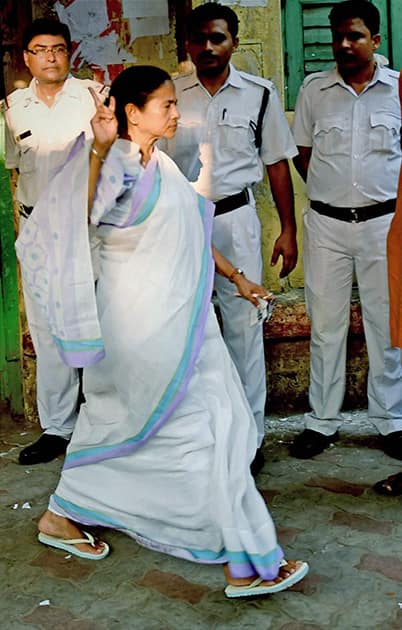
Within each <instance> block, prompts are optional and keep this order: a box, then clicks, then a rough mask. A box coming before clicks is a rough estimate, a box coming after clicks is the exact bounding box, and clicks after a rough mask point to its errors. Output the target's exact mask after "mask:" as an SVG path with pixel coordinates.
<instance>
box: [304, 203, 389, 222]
mask: <svg viewBox="0 0 402 630" xmlns="http://www.w3.org/2000/svg"><path fill="white" fill-rule="evenodd" d="M395 204H396V199H388V200H387V201H382V202H380V203H374V204H372V205H371V206H363V207H362V208H338V207H336V206H330V205H329V204H327V203H322V201H311V202H310V205H311V207H312V209H313V210H315V211H316V212H318V213H319V214H324V215H325V216H326V217H331V218H332V219H338V220H339V221H347V222H348V223H360V222H361V221H369V219H375V218H376V217H382V216H383V215H384V214H390V213H391V212H395Z"/></svg>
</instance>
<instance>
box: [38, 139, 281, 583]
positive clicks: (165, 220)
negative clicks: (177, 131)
mask: <svg viewBox="0 0 402 630" xmlns="http://www.w3.org/2000/svg"><path fill="white" fill-rule="evenodd" d="M74 160H75V158H74ZM74 160H73V162H74ZM77 164H78V165H79V159H78V161H77ZM59 177H60V178H61V180H60V181H62V178H63V173H61V174H60V176H59ZM57 190H60V191H61V190H62V186H60V183H59V184H58V183H57V181H55V182H53V193H54V194H56V193H57ZM59 201H60V200H59ZM58 207H59V206H58ZM35 212H36V210H35V211H34V213H35ZM212 218H213V207H211V204H209V202H206V201H205V200H203V199H202V198H199V197H198V196H197V195H196V193H195V192H194V190H193V189H192V187H191V186H190V185H189V184H188V182H187V180H186V179H185V178H184V177H183V175H182V174H181V173H180V172H179V170H178V169H177V167H176V166H175V165H174V163H173V162H172V161H171V160H170V159H169V158H168V157H167V156H166V155H164V154H163V153H161V152H159V151H158V150H156V149H155V151H154V154H153V157H152V160H151V161H150V163H149V164H148V165H147V168H146V169H142V168H141V167H140V165H139V153H138V147H137V146H136V145H134V144H133V143H129V142H127V141H124V140H117V141H116V143H115V145H114V146H113V148H112V150H111V152H110V153H109V156H108V158H107V160H106V162H105V164H104V165H103V167H102V174H101V178H100V181H99V182H98V187H97V194H96V199H95V203H94V208H93V212H92V221H93V222H94V223H95V224H97V225H98V235H99V237H100V239H101V257H100V273H99V279H98V284H97V290H96V301H97V315H98V319H99V326H100V331H101V338H102V340H103V344H104V348H105V358H103V359H102V360H101V361H99V362H97V363H95V364H93V365H89V367H86V368H85V370H84V392H85V398H86V403H85V404H84V405H82V406H81V410H80V414H79V418H78V422H77V425H76V428H75V430H74V434H73V437H72V440H71V443H70V445H69V448H68V452H67V456H66V460H65V465H64V468H63V471H62V474H61V478H60V481H59V484H58V486H57V489H56V491H55V493H54V495H53V496H52V497H51V500H50V505H49V509H51V510H52V511H54V512H55V513H57V514H60V515H62V516H66V517H68V518H71V519H73V520H75V521H78V522H80V523H83V524H86V525H88V524H89V525H103V526H106V527H112V528H116V529H119V530H121V531H122V532H125V533H127V534H128V535H130V536H132V537H133V538H135V539H136V540H137V541H138V542H139V543H140V544H142V545H145V546H147V547H149V548H151V549H155V550H158V551H161V552H164V553H168V554H172V555H175V556H178V557H182V558H186V559H189V560H192V561H195V562H205V563H223V562H229V568H230V571H231V574H232V575H233V576H234V577H246V576H250V575H254V574H258V575H260V576H261V577H263V578H265V579H272V578H274V577H276V576H277V574H278V572H279V563H280V561H281V559H282V557H283V554H282V551H281V549H280V547H279V546H278V544H277V539H276V533H275V528H274V524H273V522H272V519H271V517H270V514H269V512H268V510H267V508H266V506H265V503H264V501H263V499H262V497H261V495H260V494H259V492H258V491H257V489H256V487H255V484H254V480H253V478H252V476H251V474H250V470H249V466H250V462H251V460H252V459H253V456H254V454H255V450H256V447H257V435H256V428H255V422H254V420H253V416H252V414H251V411H250V409H249V406H248V403H247V400H246V398H245V395H244V393H243V390H242V386H241V384H240V379H239V377H238V374H237V372H236V369H235V368H234V366H233V363H232V361H231V359H230V357H229V354H228V352H227V349H226V346H225V344H224V342H223V339H222V337H221V335H220V331H219V328H218V324H217V321H216V318H215V314H214V312H213V308H212V306H211V304H210V297H211V292H212V283H213V271H214V269H213V262H212V257H211V246H210V242H211V226H212ZM37 221H38V220H37ZM84 269H85V265H84ZM82 281H83V282H85V281H86V278H84V277H83V278H82ZM87 332H88V331H87ZM96 334H97V331H96V327H95V329H94V336H95V337H96ZM74 335H75V336H77V335H76V331H74ZM76 341H77V340H76ZM86 341H88V340H86ZM89 363H91V362H89Z"/></svg>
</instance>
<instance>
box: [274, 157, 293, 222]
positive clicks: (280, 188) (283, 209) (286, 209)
mask: <svg viewBox="0 0 402 630" xmlns="http://www.w3.org/2000/svg"><path fill="white" fill-rule="evenodd" d="M267 173H268V178H269V183H270V186H271V192H272V197H273V199H274V202H275V205H276V208H277V211H278V214H279V219H280V222H281V228H282V232H286V231H294V232H296V220H295V210H294V196H293V184H292V180H291V177H290V170H289V164H288V162H287V160H281V161H280V162H277V163H276V164H271V165H270V166H267Z"/></svg>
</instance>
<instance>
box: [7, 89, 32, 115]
mask: <svg viewBox="0 0 402 630" xmlns="http://www.w3.org/2000/svg"><path fill="white" fill-rule="evenodd" d="M27 90H28V88H18V89H16V90H14V92H11V93H10V94H9V95H8V96H7V97H6V98H5V99H4V101H5V107H6V110H7V109H10V108H11V107H14V106H15V105H18V103H21V101H23V100H24V98H26V96H27Z"/></svg>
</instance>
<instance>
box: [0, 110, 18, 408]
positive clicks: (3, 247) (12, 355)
mask: <svg viewBox="0 0 402 630" xmlns="http://www.w3.org/2000/svg"><path fill="white" fill-rule="evenodd" d="M0 400H1V401H3V400H7V401H8V402H9V404H10V409H11V411H12V412H13V413H15V414H21V413H22V410H23V406H22V385H21V364H20V334H19V313H18V280H17V266H16V259H15V251H14V221H13V205H12V199H11V189H10V178H9V174H8V171H7V169H6V168H5V165H4V118H3V116H2V115H1V114H0Z"/></svg>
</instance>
